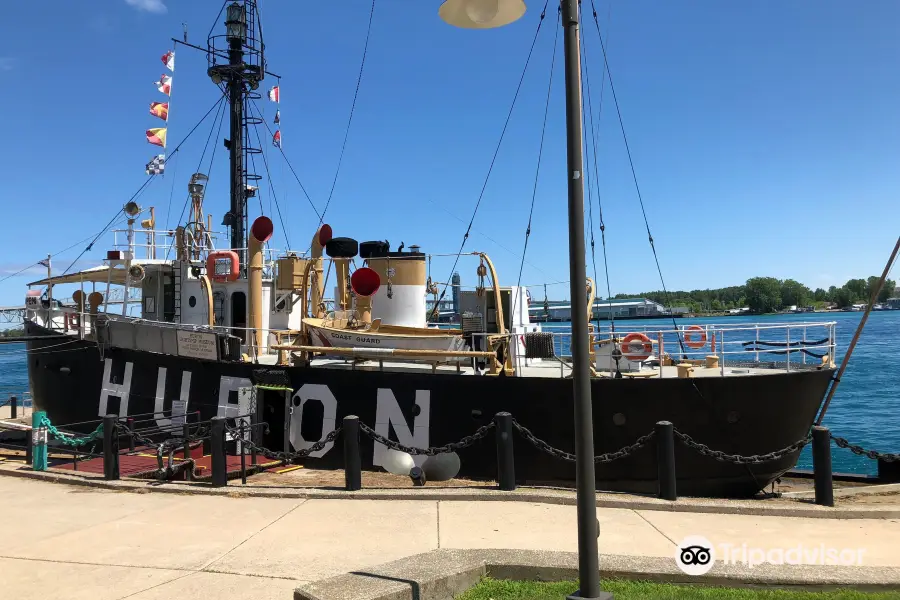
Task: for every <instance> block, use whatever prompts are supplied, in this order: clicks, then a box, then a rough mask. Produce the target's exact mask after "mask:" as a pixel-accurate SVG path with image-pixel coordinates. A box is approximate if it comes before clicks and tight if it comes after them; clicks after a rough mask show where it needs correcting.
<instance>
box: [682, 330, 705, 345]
mask: <svg viewBox="0 0 900 600" xmlns="http://www.w3.org/2000/svg"><path fill="white" fill-rule="evenodd" d="M694 332H699V333H700V339H696V340H695V339H694ZM684 343H685V344H686V345H687V347H688V348H693V349H694V350H699V349H700V348H702V347H703V346H705V345H706V331H704V329H703V328H702V327H700V326H699V325H691V326H690V327H688V328H687V329H685V330H684Z"/></svg>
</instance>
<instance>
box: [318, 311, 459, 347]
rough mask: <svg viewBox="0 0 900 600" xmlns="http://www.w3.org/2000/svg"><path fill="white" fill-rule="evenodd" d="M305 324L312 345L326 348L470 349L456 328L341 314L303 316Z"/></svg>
mask: <svg viewBox="0 0 900 600" xmlns="http://www.w3.org/2000/svg"><path fill="white" fill-rule="evenodd" d="M303 324H304V325H305V326H306V329H307V331H308V332H309V341H310V344H311V345H313V346H321V347H323V348H329V347H348V346H350V347H355V348H393V349H398V350H429V351H441V352H455V351H458V350H467V349H468V348H467V346H466V343H465V341H464V340H463V337H462V332H461V331H459V330H456V329H430V328H420V327H402V326H399V325H382V324H381V321H380V320H379V319H375V320H374V321H373V322H372V323H363V322H362V321H357V320H356V319H355V318H353V317H352V316H351V317H350V318H348V317H347V316H344V315H341V314H340V313H337V314H336V315H334V314H333V315H329V316H328V317H326V318H324V319H316V318H307V319H303Z"/></svg>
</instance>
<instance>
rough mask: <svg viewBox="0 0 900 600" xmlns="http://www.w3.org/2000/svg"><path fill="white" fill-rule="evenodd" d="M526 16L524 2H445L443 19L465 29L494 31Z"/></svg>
mask: <svg viewBox="0 0 900 600" xmlns="http://www.w3.org/2000/svg"><path fill="white" fill-rule="evenodd" d="M524 14H525V2H523V0H445V1H444V3H443V4H442V5H441V8H440V9H439V10H438V15H440V17H441V19H443V20H444V21H446V22H447V23H449V24H450V25H453V26H455V27H463V28H465V29H493V28H495V27H503V26H504V25H509V24H510V23H512V22H513V21H517V20H518V19H520V18H521V17H522V15H524Z"/></svg>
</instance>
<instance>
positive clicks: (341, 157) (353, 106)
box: [319, 0, 375, 225]
mask: <svg viewBox="0 0 900 600" xmlns="http://www.w3.org/2000/svg"><path fill="white" fill-rule="evenodd" d="M374 17H375V0H372V8H371V9H370V10H369V25H368V27H367V28H366V43H365V44H364V45H363V55H362V62H361V63H360V65H359V75H357V77H356V91H354V92H353V103H352V104H351V105H350V117H349V118H348V119H347V128H346V129H345V130H344V142H343V143H342V144H341V153H340V155H339V156H338V164H337V169H335V171H334V179H333V180H332V182H331V191H329V192H328V200H327V201H326V202H325V208H323V209H322V214H321V215H320V216H319V225H321V224H322V223H323V222H324V220H325V213H326V212H328V207H329V205H331V198H332V196H333V195H334V188H335V186H336V185H337V180H338V174H339V173H340V172H341V163H342V162H343V161H344V151H345V150H346V149H347V138H348V137H350V124H351V123H352V122H353V111H354V110H355V109H356V98H357V97H358V96H359V86H360V84H361V83H362V76H363V69H364V68H365V66H366V54H367V53H368V52H369V36H370V35H371V33H372V20H373V19H374Z"/></svg>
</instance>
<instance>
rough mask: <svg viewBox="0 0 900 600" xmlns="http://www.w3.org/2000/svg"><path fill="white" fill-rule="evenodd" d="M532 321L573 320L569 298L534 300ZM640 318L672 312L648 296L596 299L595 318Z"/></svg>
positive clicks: (529, 311)
mask: <svg viewBox="0 0 900 600" xmlns="http://www.w3.org/2000/svg"><path fill="white" fill-rule="evenodd" d="M528 314H529V318H530V319H531V321H571V320H572V307H571V305H570V303H569V301H568V300H562V301H560V300H554V301H550V302H548V303H547V307H545V306H544V304H543V302H540V301H535V300H532V303H531V305H530V306H529V307H528ZM610 314H612V316H613V318H615V319H640V318H645V319H646V318H653V317H664V316H667V315H669V314H671V313H669V312H668V311H666V309H665V307H663V305H662V304H660V303H658V302H654V301H653V300H649V299H647V298H616V299H613V300H600V299H597V300H594V307H593V317H592V318H594V319H609V317H610Z"/></svg>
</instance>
